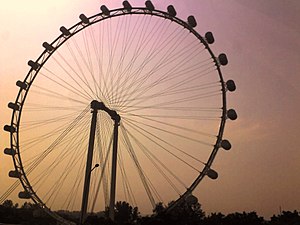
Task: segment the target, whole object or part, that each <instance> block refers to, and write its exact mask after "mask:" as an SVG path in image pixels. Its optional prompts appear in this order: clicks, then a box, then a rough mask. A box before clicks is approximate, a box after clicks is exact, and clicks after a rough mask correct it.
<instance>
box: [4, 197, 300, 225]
mask: <svg viewBox="0 0 300 225" xmlns="http://www.w3.org/2000/svg"><path fill="white" fill-rule="evenodd" d="M170 204H171V203H170ZM36 209H37V206H36V205H35V204H32V203H29V202H25V203H24V204H23V205H22V206H21V207H18V204H14V203H13V201H11V200H6V201H5V202H3V204H2V205H0V223H9V224H20V223H22V224H24V225H29V224H30V225H35V224H43V225H54V224H56V222H55V221H54V219H52V218H49V217H47V216H42V215H40V216H38V217H37V216H35V215H34V211H36ZM165 209H166V207H165V206H164V205H163V204H162V203H158V204H157V205H156V207H155V209H154V210H153V215H151V216H145V217H141V216H140V214H139V212H138V208H137V207H132V206H131V205H130V204H129V203H127V202H125V201H122V202H117V203H116V207H115V221H114V222H113V221H111V220H109V219H108V218H104V217H99V215H97V214H93V215H89V217H88V219H87V221H86V225H96V224H102V225H125V224H133V225H169V224H172V225H299V224H300V213H299V212H297V211H293V212H290V211H283V212H282V213H280V214H279V215H274V216H272V218H271V219H270V221H266V220H264V218H263V217H260V216H258V215H257V213H256V212H242V213H240V212H236V213H231V214H228V215H223V214H222V213H212V214H210V215H208V216H205V214H204V212H203V210H202V209H201V205H200V204H199V203H198V202H196V203H193V204H187V203H184V204H181V205H180V206H178V207H177V208H175V209H174V210H173V211H172V212H171V213H166V211H165ZM64 213H65V214H69V215H70V216H71V215H72V213H73V214H74V212H69V211H64ZM76 213H78V212H76ZM106 215H108V209H107V210H106Z"/></svg>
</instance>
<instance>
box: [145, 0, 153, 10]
mask: <svg viewBox="0 0 300 225" xmlns="http://www.w3.org/2000/svg"><path fill="white" fill-rule="evenodd" d="M145 5H146V7H147V9H149V10H150V11H153V10H154V9H155V8H154V5H153V4H152V2H151V1H146V2H145Z"/></svg>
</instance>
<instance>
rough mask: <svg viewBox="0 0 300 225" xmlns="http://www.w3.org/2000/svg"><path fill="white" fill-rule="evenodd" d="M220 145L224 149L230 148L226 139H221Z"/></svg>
mask: <svg viewBox="0 0 300 225" xmlns="http://www.w3.org/2000/svg"><path fill="white" fill-rule="evenodd" d="M221 147H222V148H223V149H225V150H230V149H231V144H230V142H229V141H228V140H222V141H221Z"/></svg>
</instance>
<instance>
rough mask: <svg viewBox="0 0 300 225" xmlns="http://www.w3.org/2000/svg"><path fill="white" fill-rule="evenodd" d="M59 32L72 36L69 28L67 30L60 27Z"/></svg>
mask: <svg viewBox="0 0 300 225" xmlns="http://www.w3.org/2000/svg"><path fill="white" fill-rule="evenodd" d="M59 30H60V32H62V34H63V35H65V36H70V35H71V32H70V31H69V30H68V29H67V28H65V27H64V26H62V27H60V28H59Z"/></svg>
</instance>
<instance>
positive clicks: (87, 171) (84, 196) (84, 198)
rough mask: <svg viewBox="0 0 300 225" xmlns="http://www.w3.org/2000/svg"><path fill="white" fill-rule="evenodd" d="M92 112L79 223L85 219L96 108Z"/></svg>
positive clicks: (82, 222)
mask: <svg viewBox="0 0 300 225" xmlns="http://www.w3.org/2000/svg"><path fill="white" fill-rule="evenodd" d="M92 113H93V115H92V122H91V130H90V139H89V147H88V154H87V162H86V168H85V179H84V187H83V194H82V205H81V215H80V225H82V224H84V221H85V219H86V213H87V205H88V197H89V189H90V179H91V169H92V160H93V151H94V142H95V131H96V123H97V113H98V110H97V109H93V112H92Z"/></svg>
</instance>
